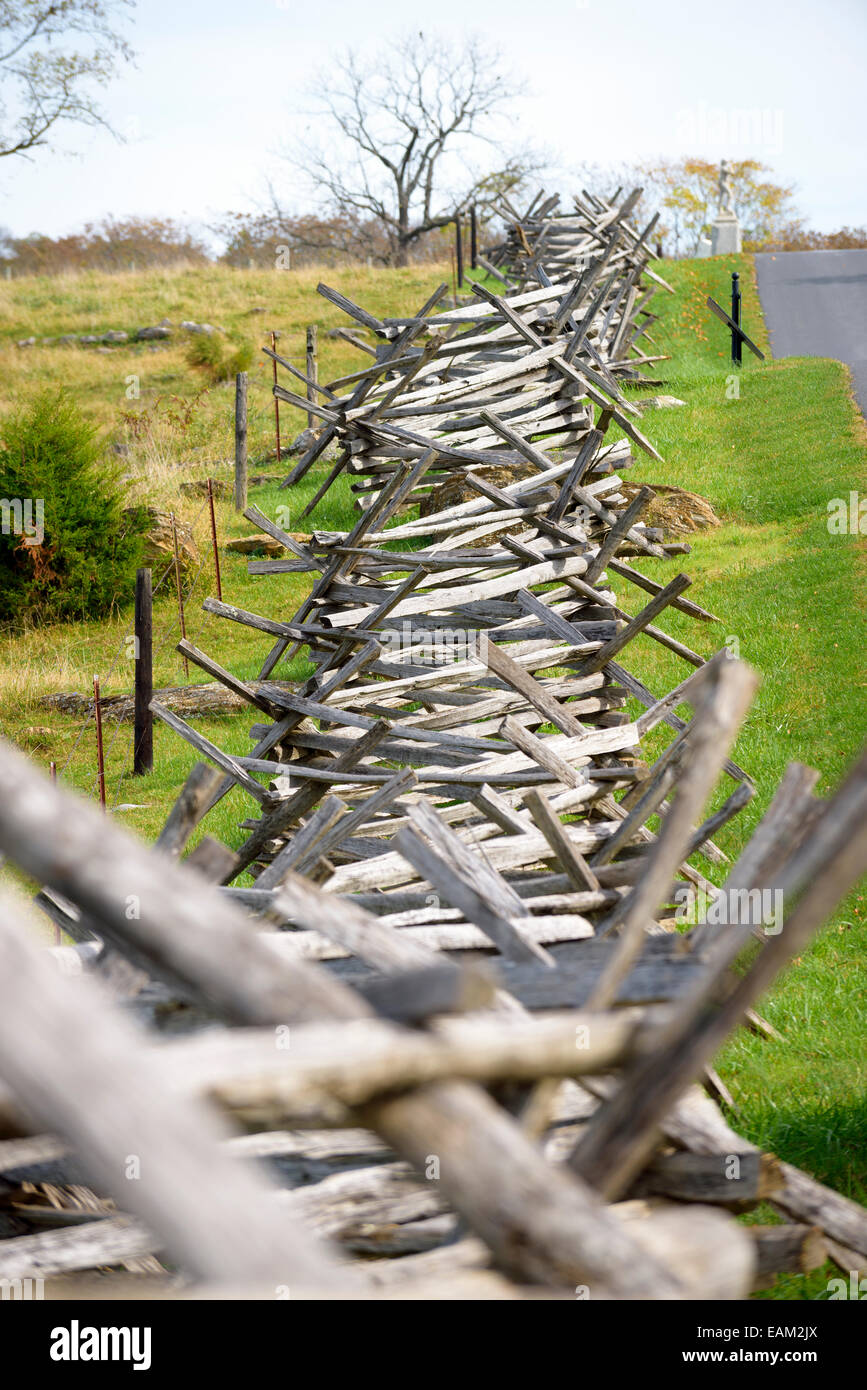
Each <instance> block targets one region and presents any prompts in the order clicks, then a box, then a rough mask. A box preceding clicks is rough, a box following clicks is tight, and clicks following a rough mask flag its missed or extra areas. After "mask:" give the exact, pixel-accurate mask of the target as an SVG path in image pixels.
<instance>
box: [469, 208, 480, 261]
mask: <svg viewBox="0 0 867 1390" xmlns="http://www.w3.org/2000/svg"><path fill="white" fill-rule="evenodd" d="M470 267H471V269H472V270H478V267H479V219H478V217H477V216H476V205H475V203H473V206H472V207H471V208H470Z"/></svg>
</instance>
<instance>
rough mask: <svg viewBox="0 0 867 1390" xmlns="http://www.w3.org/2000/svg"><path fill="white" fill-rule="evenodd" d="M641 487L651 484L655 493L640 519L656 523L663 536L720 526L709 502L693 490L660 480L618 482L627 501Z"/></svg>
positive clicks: (718, 519)
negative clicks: (669, 484)
mask: <svg viewBox="0 0 867 1390" xmlns="http://www.w3.org/2000/svg"><path fill="white" fill-rule="evenodd" d="M642 487H652V488H653V490H654V492H655V493H656V496H655V497H654V498H653V500H652V501H651V502H649V503H648V505H647V506H646V507H645V509H644V511H643V512H642V514H641V520H642V521H643V522H644V523H645V525H647V526H658V527H659V529H660V530H661V531H662V532H663V533H664V534H665V535H667V536H685V535H687V534H688V533H689V532H690V531H704V530H706V529H707V528H708V527H711V526H721V525H722V522H721V521H720V518H719V517H718V516H717V514H716V512H715V511H714V509H713V507H712V506H711V504H710V502H708V501H707V500H706V499H705V498H704V497H699V496H698V494H697V493H695V492H686V491H685V489H684V488H681V487H667V486H666V485H665V484H664V483H632V482H629V483H621V485H620V491H621V492H622V493H623V494H624V496H625V497H627V498H628V500H629V501H630V502H631V501H632V499H633V497H635V495H636V494H637V493H638V492H640V490H641V488H642Z"/></svg>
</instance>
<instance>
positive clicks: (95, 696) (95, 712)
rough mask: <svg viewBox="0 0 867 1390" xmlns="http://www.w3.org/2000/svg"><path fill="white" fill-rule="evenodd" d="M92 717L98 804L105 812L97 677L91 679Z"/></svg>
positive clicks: (100, 710)
mask: <svg viewBox="0 0 867 1390" xmlns="http://www.w3.org/2000/svg"><path fill="white" fill-rule="evenodd" d="M93 716H94V719H95V720H96V776H97V781H98V783H99V804H100V806H101V807H102V809H103V811H104V810H105V757H104V754H103V749H102V703H101V701H100V698H99V676H94V678H93Z"/></svg>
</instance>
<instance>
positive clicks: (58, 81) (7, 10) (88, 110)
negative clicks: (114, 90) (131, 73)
mask: <svg viewBox="0 0 867 1390" xmlns="http://www.w3.org/2000/svg"><path fill="white" fill-rule="evenodd" d="M133 2H134V0H0V156H2V155H9V154H18V155H25V156H26V155H28V154H29V152H30V151H31V150H34V149H36V148H37V147H38V146H40V145H47V144H49V143H50V140H51V138H52V136H53V134H54V133H55V128H56V127H57V126H59V125H61V124H63V123H66V122H74V123H76V122H77V123H78V124H79V125H90V126H95V125H103V126H107V125H108V122H107V121H106V120H105V117H104V116H103V114H102V112H101V110H100V108H99V104H98V102H97V100H96V90H95V89H96V88H97V87H100V86H104V85H105V84H106V83H107V82H108V81H109V79H110V78H111V77H113V76H114V74H115V72H116V70H117V67H118V65H119V63H121V62H124V61H128V60H129V59H130V58H131V57H132V50H131V49H130V47H129V45H128V44H127V43H126V41H125V40H124V39H123V38H122V37H121V35H120V34H119V33H118V32H117V30H116V28H115V27H114V26H115V23H116V20H117V17H118V16H119V14H120V12H121V11H122V10H123V9H125V8H127V7H131V6H132V4H133Z"/></svg>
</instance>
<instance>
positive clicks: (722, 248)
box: [710, 159, 741, 256]
mask: <svg viewBox="0 0 867 1390" xmlns="http://www.w3.org/2000/svg"><path fill="white" fill-rule="evenodd" d="M718 186H719V208H718V211H717V215H716V218H715V219H714V222H713V224H712V226H711V232H710V245H711V252H710V253H711V255H712V256H725V255H729V254H730V253H731V252H733V251H740V249H741V224H740V222H739V221H738V216H737V213H736V212H735V204H734V192H733V190H732V169H731V165H730V164H729V162H728V160H727V159H723V160H722V161H721V163H720V166H719V185H718Z"/></svg>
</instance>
